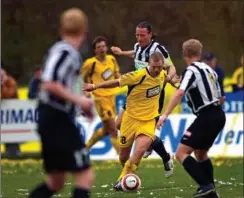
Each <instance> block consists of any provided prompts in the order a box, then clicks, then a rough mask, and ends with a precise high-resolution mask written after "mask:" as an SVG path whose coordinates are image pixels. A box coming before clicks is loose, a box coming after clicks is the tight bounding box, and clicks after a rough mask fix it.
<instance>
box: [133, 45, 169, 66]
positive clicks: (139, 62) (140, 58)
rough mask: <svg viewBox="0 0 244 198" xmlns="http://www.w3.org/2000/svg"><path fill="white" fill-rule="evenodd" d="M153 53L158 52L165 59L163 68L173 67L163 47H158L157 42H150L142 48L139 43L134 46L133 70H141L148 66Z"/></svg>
mask: <svg viewBox="0 0 244 198" xmlns="http://www.w3.org/2000/svg"><path fill="white" fill-rule="evenodd" d="M153 52H160V53H162V54H163V56H164V58H165V66H171V65H173V63H172V61H171V59H170V55H169V53H168V51H167V50H166V49H165V47H164V46H162V45H160V44H159V43H158V42H156V41H154V40H152V41H151V43H150V44H149V45H148V46H147V47H144V48H142V47H141V46H140V45H139V43H136V44H135V45H134V53H135V57H134V63H135V69H136V70H138V69H142V68H145V67H147V66H148V62H149V58H150V56H151V54H152V53H153Z"/></svg>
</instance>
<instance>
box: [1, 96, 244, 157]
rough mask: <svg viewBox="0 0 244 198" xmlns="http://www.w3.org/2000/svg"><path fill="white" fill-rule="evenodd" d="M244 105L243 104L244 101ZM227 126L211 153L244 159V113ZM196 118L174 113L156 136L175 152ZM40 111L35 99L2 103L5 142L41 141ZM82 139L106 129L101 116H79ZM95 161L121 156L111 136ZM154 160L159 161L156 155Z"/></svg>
mask: <svg viewBox="0 0 244 198" xmlns="http://www.w3.org/2000/svg"><path fill="white" fill-rule="evenodd" d="M124 101H125V96H123V95H122V96H118V97H117V102H116V103H117V111H118V112H119V111H120V109H121V108H122V107H123V105H124ZM242 105H243V101H242ZM226 117H227V119H226V125H225V127H224V129H223V130H222V131H221V132H220V134H219V136H218V137H217V138H216V141H215V143H214V145H213V147H212V149H211V150H210V156H214V157H217V156H228V157H230V156H231V157H239V156H243V113H242V112H234V113H231V112H227V113H226ZM194 119H195V116H194V115H192V114H187V113H183V114H173V115H171V116H170V117H169V119H168V120H167V122H166V123H165V125H164V127H163V128H162V129H161V130H160V131H156V134H157V135H158V136H159V137H160V138H161V139H163V140H164V142H165V145H166V147H167V149H168V150H169V151H170V152H172V153H174V152H175V151H176V148H177V145H178V143H179V141H180V139H181V137H182V135H183V133H184V132H185V131H186V129H187V127H188V126H189V125H190V123H191V122H192V121H193V120H194ZM37 121H38V111H37V109H36V101H35V100H2V103H1V143H3V144H4V143H11V142H12V143H13V142H15V143H16V142H18V143H23V142H30V141H37V140H39V137H38V135H37V133H36V122H37ZM76 123H77V127H78V128H79V130H80V132H81V137H82V138H83V140H84V141H86V140H87V139H88V138H89V137H90V136H91V135H92V133H93V132H94V131H96V129H98V128H99V127H102V123H101V120H100V119H99V117H98V116H96V117H95V119H94V120H93V122H91V123H89V122H87V120H86V118H84V117H82V116H79V117H77V119H76ZM91 158H92V159H116V158H117V155H116V153H115V151H114V149H113V148H112V145H111V143H110V141H109V137H105V138H104V139H102V140H101V141H99V142H98V143H97V144H96V145H94V147H93V148H92V149H91ZM151 158H157V155H156V154H155V153H153V154H152V156H151Z"/></svg>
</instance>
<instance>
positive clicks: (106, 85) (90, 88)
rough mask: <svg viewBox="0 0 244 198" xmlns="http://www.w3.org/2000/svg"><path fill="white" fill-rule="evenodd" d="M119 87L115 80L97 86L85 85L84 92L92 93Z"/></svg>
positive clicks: (117, 81)
mask: <svg viewBox="0 0 244 198" xmlns="http://www.w3.org/2000/svg"><path fill="white" fill-rule="evenodd" d="M119 86H120V83H119V80H118V79H116V80H109V81H105V82H101V83H98V84H85V86H84V91H94V90H96V89H99V88H114V87H119Z"/></svg>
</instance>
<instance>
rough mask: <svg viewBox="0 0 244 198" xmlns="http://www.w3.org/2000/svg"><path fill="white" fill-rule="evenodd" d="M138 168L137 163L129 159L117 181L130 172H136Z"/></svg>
mask: <svg viewBox="0 0 244 198" xmlns="http://www.w3.org/2000/svg"><path fill="white" fill-rule="evenodd" d="M136 169H137V165H135V164H132V163H131V162H130V161H129V160H127V162H126V163H125V166H124V168H123V170H122V172H121V174H120V176H119V178H118V180H117V181H119V180H121V179H122V178H123V177H124V176H125V175H127V174H129V173H134V172H135V171H136Z"/></svg>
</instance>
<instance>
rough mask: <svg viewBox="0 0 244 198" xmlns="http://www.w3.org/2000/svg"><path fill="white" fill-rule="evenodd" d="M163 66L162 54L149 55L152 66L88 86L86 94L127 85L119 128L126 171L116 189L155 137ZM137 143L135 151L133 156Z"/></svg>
mask: <svg viewBox="0 0 244 198" xmlns="http://www.w3.org/2000/svg"><path fill="white" fill-rule="evenodd" d="M163 66H164V57H163V55H162V54H161V53H160V52H154V53H152V55H151V56H150V60H149V67H146V68H144V69H141V70H138V71H134V72H130V73H127V74H124V75H122V76H121V77H120V79H117V80H112V81H107V82H103V83H98V84H87V85H85V90H86V91H94V90H97V89H100V88H112V87H118V86H121V87H122V86H128V96H127V104H126V110H125V112H124V115H123V119H122V123H121V128H120V154H119V159H120V162H121V164H122V166H123V170H122V172H121V174H120V176H119V178H118V180H117V182H116V184H115V185H114V188H115V190H121V185H120V181H121V179H122V178H123V177H124V176H125V175H126V174H128V173H134V172H135V170H136V169H137V167H138V165H139V163H140V161H141V158H142V157H143V154H144V153H145V151H146V150H147V149H148V148H149V147H150V145H151V144H152V142H153V141H154V140H155V138H156V136H155V128H156V120H157V117H158V116H159V112H158V108H159V103H158V100H159V97H160V92H161V90H162V89H163V86H164V82H165V81H166V74H165V71H164V70H163ZM175 80H176V81H177V79H176V78H173V79H172V82H175ZM134 141H135V150H134V153H133V154H132V156H131V157H130V152H131V147H132V144H133V142H134Z"/></svg>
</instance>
